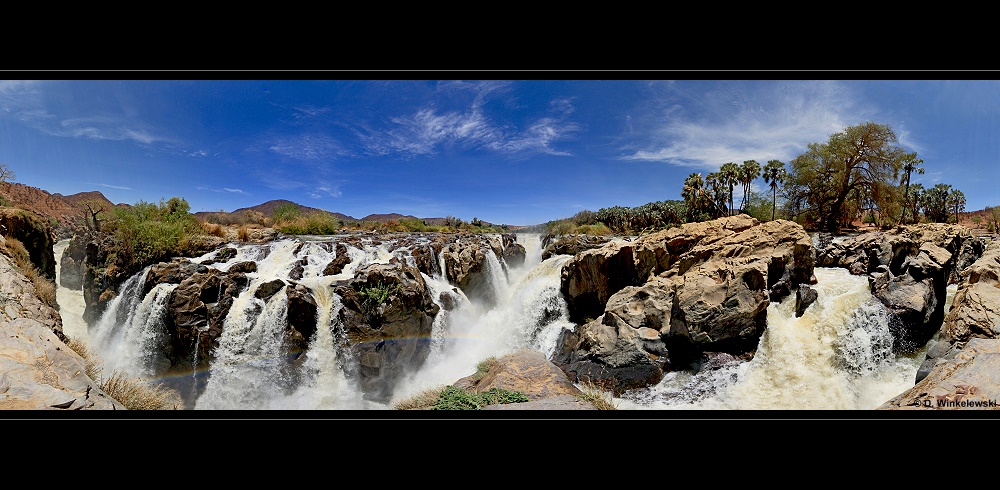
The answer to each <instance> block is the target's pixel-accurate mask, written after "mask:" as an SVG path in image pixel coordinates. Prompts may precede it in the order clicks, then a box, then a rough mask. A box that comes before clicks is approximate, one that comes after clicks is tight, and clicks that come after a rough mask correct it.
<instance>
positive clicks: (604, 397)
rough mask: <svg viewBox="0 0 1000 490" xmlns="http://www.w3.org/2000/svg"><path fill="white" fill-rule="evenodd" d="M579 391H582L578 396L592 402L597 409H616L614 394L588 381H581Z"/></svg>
mask: <svg viewBox="0 0 1000 490" xmlns="http://www.w3.org/2000/svg"><path fill="white" fill-rule="evenodd" d="M580 391H583V395H580V398H581V399H582V400H585V401H588V402H590V403H592V404H593V405H594V407H595V408H597V409H598V410H618V406H617V405H615V403H614V395H612V393H611V392H610V391H607V390H605V389H603V388H601V387H600V386H598V385H596V384H594V383H592V382H590V381H583V382H581V383H580Z"/></svg>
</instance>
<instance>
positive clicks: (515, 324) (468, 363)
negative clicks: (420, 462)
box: [395, 252, 573, 399]
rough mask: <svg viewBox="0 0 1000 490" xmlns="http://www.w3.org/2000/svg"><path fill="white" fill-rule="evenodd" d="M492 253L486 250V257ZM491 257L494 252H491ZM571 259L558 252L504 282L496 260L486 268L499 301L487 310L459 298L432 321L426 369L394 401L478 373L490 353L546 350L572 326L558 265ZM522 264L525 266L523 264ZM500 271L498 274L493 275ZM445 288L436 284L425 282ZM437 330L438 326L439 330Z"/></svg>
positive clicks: (413, 375) (412, 376)
mask: <svg viewBox="0 0 1000 490" xmlns="http://www.w3.org/2000/svg"><path fill="white" fill-rule="evenodd" d="M490 255H492V252H490V253H487V256H490ZM492 257H493V260H494V261H495V260H496V256H495V255H493V256H492ZM570 258H571V257H570V256H568V255H559V256H554V257H550V258H549V259H547V260H546V261H544V262H542V263H539V264H537V265H536V266H535V267H532V268H530V270H528V271H526V272H524V273H523V274H522V275H521V279H520V280H519V281H518V282H516V283H513V284H508V283H507V280H506V278H505V277H504V275H503V273H502V270H500V265H499V262H496V263H493V261H487V262H486V266H487V267H488V268H493V267H495V269H491V270H489V271H488V276H489V277H490V278H491V281H494V284H493V288H494V290H495V291H497V294H498V299H497V301H496V303H495V305H493V306H492V307H490V308H485V307H483V306H482V305H477V304H475V303H473V302H469V301H463V302H462V303H460V306H459V307H458V308H456V309H454V310H452V311H448V312H446V315H447V316H446V319H447V321H445V322H443V323H442V324H441V325H438V324H437V322H435V329H436V330H435V340H436V341H438V343H437V344H434V349H435V350H434V351H433V353H432V355H431V356H430V357H429V358H428V360H427V362H426V363H425V365H424V367H423V368H422V369H421V370H420V371H419V372H417V373H413V374H412V375H411V376H410V378H409V380H408V381H407V382H404V383H400V385H401V388H400V389H398V390H397V391H398V392H397V394H396V397H395V398H396V399H405V398H406V397H407V396H410V395H413V394H416V393H420V392H421V391H424V390H427V389H431V388H434V387H440V386H443V385H448V384H451V383H453V382H455V381H456V380H457V379H459V378H462V377H464V376H468V375H470V374H473V373H475V372H476V366H477V365H478V364H479V363H480V362H482V361H483V360H484V359H486V358H489V357H500V356H503V355H505V354H508V353H510V352H513V351H515V350H517V349H519V348H522V347H531V348H534V349H537V350H541V351H543V352H546V353H550V352H552V351H553V350H554V349H555V346H556V340H557V338H558V335H559V333H560V331H561V330H562V329H564V328H572V327H573V324H572V323H571V322H569V320H568V319H567V318H568V316H569V315H568V312H567V310H566V303H565V301H564V300H563V298H562V295H561V293H560V292H559V282H560V271H561V268H562V265H563V264H564V263H565V262H566V261H567V260H569V259H570ZM525 267H529V266H528V264H527V262H526V263H525ZM496 271H499V272H500V273H499V274H496ZM429 284H431V287H432V289H433V288H440V287H444V286H443V285H441V283H440V282H437V283H436V284H435V283H434V282H432V283H429ZM438 329H440V330H438Z"/></svg>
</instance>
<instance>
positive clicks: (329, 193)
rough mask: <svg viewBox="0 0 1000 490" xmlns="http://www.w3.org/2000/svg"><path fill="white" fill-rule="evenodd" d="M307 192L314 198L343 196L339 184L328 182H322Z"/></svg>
mask: <svg viewBox="0 0 1000 490" xmlns="http://www.w3.org/2000/svg"><path fill="white" fill-rule="evenodd" d="M306 194H307V195H308V196H309V197H311V198H313V199H322V198H324V197H340V196H341V192H340V188H339V187H338V186H335V185H330V184H327V183H323V184H320V185H318V186H316V187H314V188H313V189H312V190H308V191H306Z"/></svg>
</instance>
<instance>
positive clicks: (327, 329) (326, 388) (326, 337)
mask: <svg viewBox="0 0 1000 490" xmlns="http://www.w3.org/2000/svg"><path fill="white" fill-rule="evenodd" d="M331 283H332V280H331V279H329V278H322V279H319V280H313V281H309V284H310V285H309V289H310V291H311V292H312V294H313V298H314V299H315V300H316V333H315V334H314V335H313V338H312V339H311V340H310V343H309V350H308V351H307V352H306V358H305V362H304V364H303V367H302V371H303V372H302V377H301V380H300V382H299V383H298V387H297V388H296V389H295V391H294V392H292V393H291V394H289V395H288V396H286V397H282V398H279V399H277V400H275V401H274V402H273V403H271V405H270V408H274V409H283V410H345V409H347V410H360V409H365V408H372V407H373V406H374V405H370V404H368V403H367V402H365V401H364V399H363V396H362V395H363V394H362V392H361V390H360V389H359V388H358V386H357V384H356V383H354V381H353V380H350V379H348V378H347V376H346V375H345V373H344V370H343V364H345V363H350V362H352V361H353V360H352V359H349V358H348V359H343V360H342V359H341V356H346V355H347V352H348V351H347V350H346V349H343V350H341V347H342V346H343V342H344V339H342V338H338V336H337V330H336V322H335V320H336V318H337V313H338V312H339V311H340V308H341V306H342V305H341V303H340V298H339V297H338V296H337V295H336V294H334V292H333V291H332V289H331V286H330V284H331Z"/></svg>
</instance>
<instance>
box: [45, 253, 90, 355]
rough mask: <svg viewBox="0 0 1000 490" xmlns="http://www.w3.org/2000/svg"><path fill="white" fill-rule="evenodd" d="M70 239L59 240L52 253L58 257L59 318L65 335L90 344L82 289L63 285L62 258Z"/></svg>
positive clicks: (57, 291)
mask: <svg viewBox="0 0 1000 490" xmlns="http://www.w3.org/2000/svg"><path fill="white" fill-rule="evenodd" d="M69 242H70V240H69V239H64V240H59V241H58V242H56V244H55V245H54V246H53V247H52V252H53V253H54V254H55V257H56V303H58V304H59V316H60V317H61V318H62V325H63V333H64V334H66V336H67V337H69V338H71V339H76V340H82V341H84V342H86V343H88V344H89V343H90V333H89V332H88V328H87V322H86V321H85V320H84V319H83V312H84V311H85V310H86V309H87V302H86V300H85V299H84V297H83V290H82V289H70V288H67V287H65V286H63V285H62V284H61V278H62V265H63V264H62V257H63V252H64V251H65V250H66V247H68V246H69Z"/></svg>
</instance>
